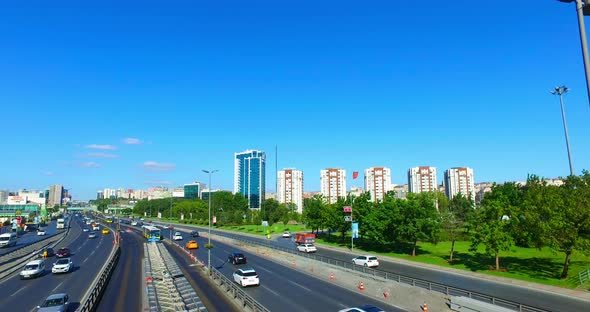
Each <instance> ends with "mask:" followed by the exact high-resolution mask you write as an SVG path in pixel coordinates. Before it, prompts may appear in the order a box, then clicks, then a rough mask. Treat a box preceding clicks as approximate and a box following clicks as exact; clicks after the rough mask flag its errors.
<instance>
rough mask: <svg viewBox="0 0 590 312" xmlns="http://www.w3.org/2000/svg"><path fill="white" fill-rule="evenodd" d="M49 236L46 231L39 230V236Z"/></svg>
mask: <svg viewBox="0 0 590 312" xmlns="http://www.w3.org/2000/svg"><path fill="white" fill-rule="evenodd" d="M45 235H47V232H45V230H37V236H45Z"/></svg>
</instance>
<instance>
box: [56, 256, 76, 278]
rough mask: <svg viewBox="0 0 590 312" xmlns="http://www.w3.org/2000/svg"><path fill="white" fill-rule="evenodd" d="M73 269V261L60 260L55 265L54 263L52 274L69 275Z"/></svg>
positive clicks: (67, 259) (68, 259)
mask: <svg viewBox="0 0 590 312" xmlns="http://www.w3.org/2000/svg"><path fill="white" fill-rule="evenodd" d="M73 268H74V264H73V263H72V259H70V258H61V259H58V260H57V261H56V262H55V263H53V267H51V273H54V274H55V273H68V272H70V271H71V270H72V269H73Z"/></svg>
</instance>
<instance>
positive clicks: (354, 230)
mask: <svg viewBox="0 0 590 312" xmlns="http://www.w3.org/2000/svg"><path fill="white" fill-rule="evenodd" d="M352 238H359V223H358V222H353V223H352Z"/></svg>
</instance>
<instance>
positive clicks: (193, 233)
mask: <svg viewBox="0 0 590 312" xmlns="http://www.w3.org/2000/svg"><path fill="white" fill-rule="evenodd" d="M191 236H192V237H199V231H192V232H191Z"/></svg>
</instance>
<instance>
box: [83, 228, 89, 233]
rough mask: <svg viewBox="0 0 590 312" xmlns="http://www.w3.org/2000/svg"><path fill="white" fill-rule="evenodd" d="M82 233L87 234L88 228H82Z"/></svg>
mask: <svg viewBox="0 0 590 312" xmlns="http://www.w3.org/2000/svg"><path fill="white" fill-rule="evenodd" d="M82 231H83V232H89V231H90V230H89V229H88V228H83V229H82Z"/></svg>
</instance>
